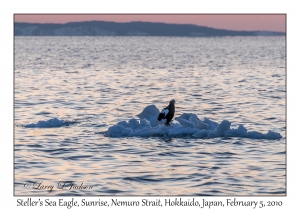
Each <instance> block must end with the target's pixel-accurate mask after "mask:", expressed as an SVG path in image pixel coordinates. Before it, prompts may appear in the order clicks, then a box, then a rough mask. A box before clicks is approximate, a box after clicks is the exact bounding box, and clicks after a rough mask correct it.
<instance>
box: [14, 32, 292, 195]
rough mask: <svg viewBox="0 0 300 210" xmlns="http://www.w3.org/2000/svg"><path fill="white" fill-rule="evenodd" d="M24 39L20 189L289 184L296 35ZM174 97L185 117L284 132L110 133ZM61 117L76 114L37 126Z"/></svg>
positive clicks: (18, 70)
mask: <svg viewBox="0 0 300 210" xmlns="http://www.w3.org/2000/svg"><path fill="white" fill-rule="evenodd" d="M14 47H15V49H14V51H15V63H14V64H15V65H14V77H15V90H14V91H15V94H14V97H15V101H14V103H15V110H14V111H15V116H14V117H15V135H14V137H15V138H14V145H15V152H14V162H15V165H14V182H15V188H14V192H15V195H24V196H32V195H50V196H51V195H86V196H88V195H143V196H147V195H156V196H160V195H173V196H177V195H190V196H197V195H227V196H230V195H231V196H233V195H257V196H259V195H285V194H286V113H285V109H286V69H285V59H286V49H285V47H286V46H285V37H226V38H175V37H15V45H14ZM173 98H174V99H175V100H176V113H175V117H176V116H180V115H181V114H182V113H194V114H197V115H198V117H199V118H201V119H203V117H207V118H209V119H211V120H214V121H216V122H218V123H220V122H221V121H222V120H229V121H230V122H231V123H232V126H233V127H234V126H237V125H239V124H243V125H244V126H245V127H246V128H247V129H248V130H249V131H258V132H262V133H267V132H268V131H269V130H272V131H274V132H278V133H280V134H281V136H282V138H281V139H278V140H267V139H249V138H242V137H233V138H224V137H223V138H222V137H219V138H211V139H197V138H191V137H189V136H186V137H183V138H171V139H168V140H166V139H165V138H163V137H149V138H140V137H132V138H110V137H105V135H104V132H105V131H107V130H108V128H109V127H110V126H112V125H114V124H116V123H118V122H120V121H123V120H129V119H131V118H133V117H134V118H137V117H136V115H137V114H139V113H140V112H141V111H142V110H143V109H144V108H145V107H146V106H148V105H150V104H155V105H156V106H157V107H158V108H159V109H162V108H163V107H165V106H167V104H168V102H169V101H170V100H171V99H173ZM51 118H58V119H60V120H66V121H70V122H72V123H70V124H69V125H64V126H61V127H55V128H27V127H25V126H26V125H28V124H32V123H38V121H41V120H43V121H46V120H49V119H51ZM64 181H73V182H74V184H73V186H75V185H77V186H78V185H81V184H82V186H93V187H92V189H90V188H88V187H87V188H86V189H78V188H77V189H75V188H72V189H70V190H69V188H70V183H65V186H64V187H63V188H65V189H60V188H59V187H58V185H60V186H61V184H62V183H64ZM24 183H27V184H24ZM50 186H54V187H53V189H51V187H50Z"/></svg>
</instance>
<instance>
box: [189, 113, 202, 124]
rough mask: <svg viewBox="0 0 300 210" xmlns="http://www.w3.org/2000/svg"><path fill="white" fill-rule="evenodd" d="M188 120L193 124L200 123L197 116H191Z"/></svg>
mask: <svg viewBox="0 0 300 210" xmlns="http://www.w3.org/2000/svg"><path fill="white" fill-rule="evenodd" d="M188 120H189V121H190V122H192V123H196V122H198V121H200V120H199V118H198V117H197V115H195V114H191V115H190V117H189V119H188Z"/></svg>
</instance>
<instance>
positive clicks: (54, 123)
mask: <svg viewBox="0 0 300 210" xmlns="http://www.w3.org/2000/svg"><path fill="white" fill-rule="evenodd" d="M68 124H69V122H67V121H65V120H59V119H57V118H51V119H50V120H46V121H39V122H38V123H32V124H28V125H25V128H54V127H61V126H63V125H68Z"/></svg>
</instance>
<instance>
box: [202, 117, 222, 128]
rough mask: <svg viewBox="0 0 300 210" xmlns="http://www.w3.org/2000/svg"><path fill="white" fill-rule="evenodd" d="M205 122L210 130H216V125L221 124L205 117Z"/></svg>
mask: <svg viewBox="0 0 300 210" xmlns="http://www.w3.org/2000/svg"><path fill="white" fill-rule="evenodd" d="M204 123H206V124H207V125H208V128H207V129H208V130H215V129H216V127H217V126H218V125H219V124H218V123H217V122H214V121H212V120H209V119H208V118H206V117H204Z"/></svg>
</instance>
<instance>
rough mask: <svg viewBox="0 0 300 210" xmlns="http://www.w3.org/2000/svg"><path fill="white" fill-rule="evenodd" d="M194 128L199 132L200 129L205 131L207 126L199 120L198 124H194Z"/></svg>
mask: <svg viewBox="0 0 300 210" xmlns="http://www.w3.org/2000/svg"><path fill="white" fill-rule="evenodd" d="M195 128H198V129H200V130H202V129H205V130H207V129H208V124H206V123H204V122H201V121H200V120H199V121H198V122H196V124H195Z"/></svg>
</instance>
